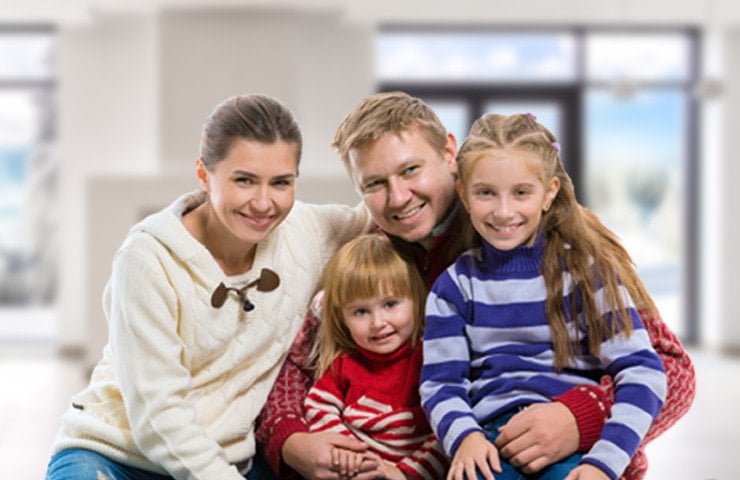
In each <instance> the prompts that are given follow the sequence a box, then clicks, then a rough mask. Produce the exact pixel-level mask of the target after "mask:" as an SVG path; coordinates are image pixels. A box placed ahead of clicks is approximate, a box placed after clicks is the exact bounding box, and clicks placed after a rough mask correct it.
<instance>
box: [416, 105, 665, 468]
mask: <svg viewBox="0 0 740 480" xmlns="http://www.w3.org/2000/svg"><path fill="white" fill-rule="evenodd" d="M457 161H458V168H459V175H460V179H459V182H458V192H459V194H460V198H461V200H462V202H463V204H464V205H465V208H466V209H467V211H468V212H469V214H470V219H471V223H472V225H473V228H474V229H475V231H476V234H477V239H478V241H479V243H480V246H479V247H477V248H474V249H471V250H469V251H467V252H466V253H464V254H463V255H461V256H460V257H459V258H458V260H457V261H456V262H455V263H454V264H453V265H452V266H451V267H449V268H448V269H447V271H446V272H445V273H444V274H442V276H440V277H439V279H438V280H437V281H436V283H435V284H434V286H433V287H432V291H431V293H430V295H429V297H428V300H427V327H426V332H425V336H424V368H423V370H422V385H421V396H422V404H423V406H424V409H425V410H426V412H427V414H428V416H429V418H430V419H431V424H432V426H433V428H434V429H435V431H436V432H437V434H438V435H439V437H440V439H441V441H442V444H443V446H444V448H445V450H446V451H447V452H448V453H449V454H450V456H452V457H453V460H452V466H451V469H450V473H449V476H448V478H450V479H456V480H459V479H465V478H467V479H470V480H472V479H475V478H485V479H492V478H494V477H495V478H496V479H497V480H502V479H519V478H524V473H523V472H519V471H517V470H516V469H515V468H514V467H513V466H511V465H509V464H508V463H506V462H502V461H501V459H500V458H499V455H498V451H497V449H496V447H495V445H494V443H493V442H494V441H495V439H496V438H497V436H498V434H499V429H500V428H501V427H502V426H503V425H505V424H506V423H507V421H508V420H509V419H510V418H511V417H512V416H514V415H515V414H516V413H517V412H519V411H520V410H521V409H523V408H526V407H527V406H528V405H531V404H536V403H542V402H549V401H551V399H552V398H553V397H556V396H558V395H561V394H563V392H565V391H567V390H569V389H571V388H573V387H574V386H578V385H581V384H591V385H596V384H597V383H598V379H599V378H600V377H601V376H602V375H603V374H604V373H608V374H609V375H611V376H612V377H613V378H614V379H615V403H614V405H613V407H612V409H611V417H610V418H609V419H608V420H607V422H606V424H605V426H604V428H603V430H602V432H601V436H600V439H599V440H598V441H597V442H596V443H595V445H594V446H593V447H592V448H591V449H590V450H589V451H588V452H587V453H586V454H585V455H583V456H581V455H580V454H574V455H572V456H570V457H567V458H565V459H564V460H562V461H560V462H558V463H555V464H553V465H551V466H549V467H547V468H546V469H544V470H542V471H540V472H538V474H537V476H536V478H538V479H541V480H544V479H547V480H562V479H563V478H567V479H568V480H576V479H579V480H586V479H606V478H610V479H612V480H616V479H617V478H618V477H619V476H620V475H622V473H623V471H624V470H625V468H626V467H627V465H628V464H629V463H630V458H631V457H632V455H633V454H634V453H635V451H636V450H637V448H638V446H639V444H640V441H641V440H642V438H643V437H644V435H645V433H646V432H647V430H648V428H649V427H650V425H651V423H652V421H653V419H654V418H655V416H656V415H657V414H658V412H659V410H660V408H661V406H662V404H663V401H664V399H665V393H666V379H665V374H664V370H663V366H662V363H661V361H660V357H659V356H658V355H657V354H656V353H655V351H654V350H653V348H652V346H651V344H650V339H649V337H648V334H647V333H646V331H645V329H644V326H643V323H642V320H641V319H640V315H639V314H638V309H639V308H647V309H648V310H653V309H654V305H653V304H652V301H651V299H650V297H649V295H648V292H647V291H646V290H645V288H644V286H643V284H642V282H641V281H640V280H639V278H638V276H637V274H636V273H635V269H634V267H633V265H632V263H631V261H630V258H629V256H628V254H627V252H626V251H625V250H624V248H623V247H622V246H621V245H620V244H619V242H618V240H617V238H616V237H615V236H614V235H613V234H612V233H611V232H610V231H609V230H607V229H606V227H604V225H602V224H601V223H600V222H599V220H598V219H597V218H596V217H595V216H594V215H593V214H591V213H589V212H588V211H587V210H586V209H585V208H583V207H582V206H581V205H579V204H578V202H577V201H576V198H575V195H574V190H573V185H572V183H571V181H570V178H569V177H568V175H567V173H566V172H565V169H564V168H563V164H562V163H561V162H560V156H559V147H558V144H557V140H556V138H555V137H554V136H553V135H552V133H550V131H549V130H547V129H546V128H545V127H543V126H542V125H540V124H539V123H538V122H537V121H536V119H535V118H534V117H533V116H532V115H513V116H501V115H485V116H484V117H482V118H480V119H479V120H477V121H476V122H475V124H474V125H473V127H472V128H471V132H470V136H469V137H468V138H467V139H466V140H465V142H464V143H463V145H462V147H461V149H460V152H459V153H458V159H457ZM492 471H493V472H496V473H495V474H492Z"/></svg>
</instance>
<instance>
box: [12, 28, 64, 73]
mask: <svg viewBox="0 0 740 480" xmlns="http://www.w3.org/2000/svg"><path fill="white" fill-rule="evenodd" d="M53 46H54V42H53V37H52V34H49V33H3V34H2V35H0V80H26V81H27V80H49V79H51V78H52V69H53V65H52V63H53V62H52V59H53Z"/></svg>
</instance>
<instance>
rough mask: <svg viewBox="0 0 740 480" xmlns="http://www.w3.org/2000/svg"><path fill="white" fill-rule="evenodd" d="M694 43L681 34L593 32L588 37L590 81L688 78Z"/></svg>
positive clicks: (587, 70) (587, 75) (587, 52)
mask: <svg viewBox="0 0 740 480" xmlns="http://www.w3.org/2000/svg"><path fill="white" fill-rule="evenodd" d="M690 47H691V45H690V40H689V38H688V36H687V35H685V34H682V33H645V34H640V33H635V32H629V33H608V34H607V33H591V34H588V35H587V36H586V42H585V52H586V78H587V80H590V81H619V80H633V81H685V80H688V79H689V77H690V72H691V70H690V61H691V55H690V53H691V48H690Z"/></svg>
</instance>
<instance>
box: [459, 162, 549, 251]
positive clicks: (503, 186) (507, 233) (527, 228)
mask: <svg viewBox="0 0 740 480" xmlns="http://www.w3.org/2000/svg"><path fill="white" fill-rule="evenodd" d="M541 168H542V160H541V159H540V157H539V156H538V155H537V154H536V153H534V152H530V151H528V150H522V149H517V148H506V149H491V150H488V151H486V152H485V153H483V155H481V156H480V157H478V158H477V159H476V160H475V161H474V163H472V165H470V172H468V174H467V178H466V181H465V185H461V184H460V183H459V182H458V192H459V194H460V198H461V199H462V202H463V204H464V205H465V208H466V209H467V210H468V212H469V213H470V219H471V223H472V224H473V227H474V228H475V230H476V231H477V232H478V233H479V234H480V235H481V236H482V237H483V239H484V240H486V241H487V242H488V243H490V244H491V245H492V246H493V247H495V248H497V249H499V250H512V249H514V248H516V247H518V246H520V245H531V244H532V243H534V240H535V238H536V233H537V229H538V227H539V225H540V221H541V220H542V213H543V211H547V210H548V209H549V208H550V205H551V204H552V201H553V200H554V199H555V196H556V195H557V193H558V190H559V189H560V180H559V179H558V178H557V177H553V178H551V179H549V180H548V181H547V182H543V180H542V179H541V178H540V173H541V172H540V170H541Z"/></svg>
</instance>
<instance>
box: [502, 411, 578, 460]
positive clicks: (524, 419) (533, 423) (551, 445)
mask: <svg viewBox="0 0 740 480" xmlns="http://www.w3.org/2000/svg"><path fill="white" fill-rule="evenodd" d="M499 431H500V434H499V436H498V438H497V439H496V442H495V443H496V446H497V447H498V449H499V452H500V453H501V456H502V457H503V458H505V459H507V461H508V462H509V463H510V464H511V465H513V466H514V467H517V469H519V470H521V471H522V472H524V473H536V472H539V471H540V470H542V469H543V468H545V467H546V466H548V465H550V464H552V463H554V462H557V461H558V460H562V459H563V458H565V457H567V456H568V455H571V454H573V453H575V452H576V450H578V442H579V440H580V433H579V432H578V425H577V424H576V419H575V417H573V414H572V413H571V412H570V410H568V408H567V407H566V406H565V405H563V404H562V403H560V402H550V403H536V404H534V405H530V406H529V407H527V408H525V409H524V410H522V411H521V412H519V413H517V414H516V415H514V416H513V417H511V419H510V420H509V422H508V423H507V424H506V425H504V426H503V427H501V428H500V429H499Z"/></svg>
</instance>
